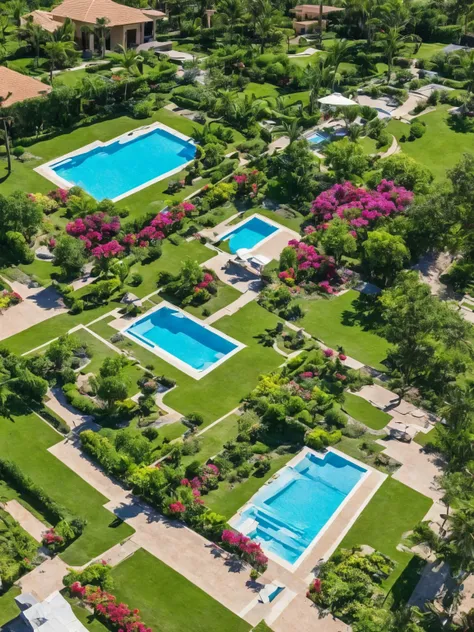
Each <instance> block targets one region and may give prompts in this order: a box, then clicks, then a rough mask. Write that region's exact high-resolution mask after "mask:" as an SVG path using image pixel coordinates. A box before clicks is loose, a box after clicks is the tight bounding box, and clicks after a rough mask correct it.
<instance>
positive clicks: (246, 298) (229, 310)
mask: <svg viewBox="0 0 474 632" xmlns="http://www.w3.org/2000/svg"><path fill="white" fill-rule="evenodd" d="M257 298H258V292H254V291H252V290H247V292H245V293H244V294H242V296H239V298H238V299H236V300H235V301H233V302H232V303H230V304H229V305H227V306H226V307H223V308H222V309H219V310H218V311H217V312H214V314H212V315H211V316H209V317H208V318H206V320H205V321H204V322H205V323H206V325H211V324H212V323H215V322H216V321H218V320H219V319H221V318H223V317H224V316H232V314H235V313H236V312H238V311H239V309H242V307H244V306H245V305H247V303H251V302H252V301H255V300H256V299H257Z"/></svg>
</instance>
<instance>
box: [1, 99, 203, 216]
mask: <svg viewBox="0 0 474 632" xmlns="http://www.w3.org/2000/svg"><path fill="white" fill-rule="evenodd" d="M155 121H159V122H160V123H164V124H165V125H168V126H169V127H172V128H173V129H176V130H177V131H178V132H181V133H183V134H186V135H188V136H189V135H191V133H192V131H193V128H194V127H198V128H199V127H200V126H199V124H198V123H196V122H194V121H190V120H189V119H187V118H185V117H184V116H179V115H177V114H173V112H170V111H169V110H166V109H164V108H162V109H161V110H159V111H157V112H154V113H153V115H152V116H151V117H150V118H147V119H140V120H137V119H133V118H131V117H129V116H121V117H118V118H115V119H110V120H107V121H102V122H100V123H95V124H93V125H83V126H81V127H77V128H75V129H73V130H69V131H68V133H65V134H61V135H58V136H55V137H54V138H51V139H50V140H46V141H41V142H38V143H35V144H34V145H31V146H29V147H27V150H28V152H29V153H31V154H33V155H34V156H35V157H36V159H35V160H31V161H28V162H24V163H22V162H20V161H18V160H15V161H14V163H13V169H12V173H11V174H10V175H9V176H8V177H6V179H5V180H4V181H3V182H2V178H3V176H4V175H5V176H6V175H7V172H6V163H3V162H1V163H0V182H1V184H0V194H3V195H8V194H9V193H12V192H13V191H15V190H17V189H21V190H22V191H28V192H30V193H36V192H40V193H47V192H48V191H50V190H51V189H53V188H54V185H53V184H52V183H51V182H50V181H49V180H46V179H45V178H43V177H42V176H40V175H39V174H38V173H36V172H35V171H33V169H34V168H35V167H37V166H38V165H40V164H42V163H44V162H47V161H48V160H52V159H53V158H58V157H60V156H62V155H63V154H66V153H69V152H71V151H74V150H76V149H80V148H81V147H83V146H84V145H87V144H89V143H91V142H93V141H96V140H100V141H108V140H110V139H112V138H115V137H116V136H119V135H121V134H124V133H126V132H128V131H130V130H133V129H136V128H137V127H142V126H143V125H149V124H150V123H153V122H155ZM176 178H177V176H176V175H175V176H172V177H171V178H166V179H164V180H161V181H160V182H157V183H156V184H153V185H151V186H150V187H147V188H146V189H143V190H142V191H139V192H138V193H135V194H134V195H131V196H129V197H127V198H125V199H124V200H121V201H120V202H119V203H118V206H119V207H120V208H126V209H128V210H129V211H130V217H137V216H140V215H143V214H144V213H147V212H149V211H155V210H156V212H158V211H160V210H161V209H162V208H163V207H164V206H165V205H166V204H167V202H169V201H170V200H171V199H177V198H179V199H183V198H184V197H186V196H187V195H189V194H190V193H192V192H193V191H195V190H197V189H199V188H201V186H203V185H204V184H206V182H207V180H201V181H200V182H199V183H197V184H196V185H195V186H186V187H184V189H181V191H179V193H178V194H177V195H170V194H167V193H165V191H166V189H167V187H168V182H169V180H172V179H174V180H176Z"/></svg>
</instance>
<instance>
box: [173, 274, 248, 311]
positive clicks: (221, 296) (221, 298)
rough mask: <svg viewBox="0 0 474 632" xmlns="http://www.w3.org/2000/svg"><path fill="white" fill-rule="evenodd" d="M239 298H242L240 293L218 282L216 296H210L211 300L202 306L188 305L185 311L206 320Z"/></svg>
mask: <svg viewBox="0 0 474 632" xmlns="http://www.w3.org/2000/svg"><path fill="white" fill-rule="evenodd" d="M240 296H242V293H241V292H239V290H236V289H235V288H233V287H232V286H231V285H227V283H223V282H222V281H218V282H217V294H215V295H213V294H212V295H211V298H210V299H209V300H208V301H206V303H203V304H202V305H198V306H197V307H194V306H193V305H190V306H188V307H186V308H185V311H186V312H189V313H190V314H192V315H193V316H196V317H197V318H207V316H210V315H211V314H214V313H215V312H218V311H219V310H220V309H222V308H223V307H226V306H227V305H230V304H231V303H233V302H234V301H236V300H237V299H238V298H239V297H240ZM204 311H206V312H208V313H207V315H206V314H204V313H203V312H204Z"/></svg>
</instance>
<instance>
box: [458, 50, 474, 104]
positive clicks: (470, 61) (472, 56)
mask: <svg viewBox="0 0 474 632" xmlns="http://www.w3.org/2000/svg"><path fill="white" fill-rule="evenodd" d="M459 63H460V66H461V68H462V69H463V70H464V72H465V73H466V83H465V84H464V88H465V90H467V95H466V100H465V104H464V105H463V111H464V109H465V108H466V106H467V103H468V102H469V100H470V98H471V94H472V93H473V92H474V51H470V52H469V53H465V54H464V55H461V57H460V58H459Z"/></svg>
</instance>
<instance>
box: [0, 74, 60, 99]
mask: <svg viewBox="0 0 474 632" xmlns="http://www.w3.org/2000/svg"><path fill="white" fill-rule="evenodd" d="M10 92H11V94H10V96H9V97H8V99H6V101H4V103H3V107H8V106H10V105H13V104H14V103H18V101H25V100H26V99H33V98H34V97H39V96H41V95H42V94H47V93H48V92H51V86H47V85H46V84H44V83H41V81H38V79H33V77H28V76H27V75H22V74H21V73H19V72H15V71H14V70H10V68H6V67H5V66H0V96H1V97H3V98H6V97H7V95H8V94H9V93H10Z"/></svg>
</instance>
